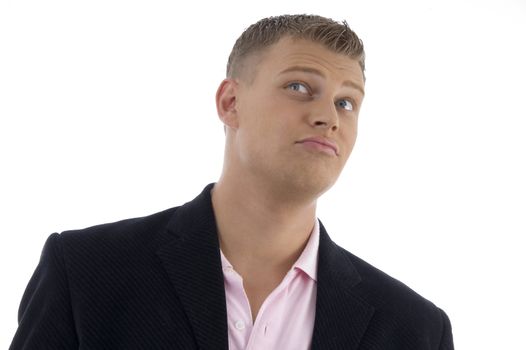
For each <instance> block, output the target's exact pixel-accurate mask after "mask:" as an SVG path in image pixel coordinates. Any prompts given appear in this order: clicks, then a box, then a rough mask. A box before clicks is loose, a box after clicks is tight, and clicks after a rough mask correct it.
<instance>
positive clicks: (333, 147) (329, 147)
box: [297, 136, 339, 156]
mask: <svg viewBox="0 0 526 350" xmlns="http://www.w3.org/2000/svg"><path fill="white" fill-rule="evenodd" d="M297 143H299V144H302V145H304V146H305V147H307V148H309V149H312V150H315V151H320V152H323V153H326V154H329V155H332V156H339V150H338V145H337V144H336V142H334V141H332V140H329V139H326V138H324V137H319V136H316V137H307V138H305V139H303V140H301V141H298V142H297Z"/></svg>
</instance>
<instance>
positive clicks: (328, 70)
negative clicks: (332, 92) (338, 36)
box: [258, 37, 364, 86]
mask: <svg viewBox="0 0 526 350" xmlns="http://www.w3.org/2000/svg"><path fill="white" fill-rule="evenodd" d="M258 66H259V69H258V71H259V72H258V73H259V74H258V75H259V76H261V77H264V78H265V77H267V78H268V77H271V76H275V75H277V74H280V73H281V72H283V71H287V70H288V71H290V70H291V69H290V68H293V67H304V68H307V70H308V69H309V68H312V69H315V70H318V71H320V72H322V73H323V75H325V76H327V77H333V78H338V77H339V78H341V80H351V81H353V82H354V83H356V84H359V85H361V86H363V85H364V81H363V73H362V70H361V67H360V64H359V63H358V61H357V60H355V59H352V58H350V57H348V56H345V55H344V54H340V53H336V52H334V51H331V50H329V49H328V48H326V47H325V46H323V45H322V44H319V43H315V42H313V41H310V40H305V39H295V38H292V37H284V38H282V39H280V40H279V41H278V42H277V43H276V44H274V45H272V46H271V47H269V48H268V49H267V50H266V51H265V52H264V53H263V54H262V55H261V57H260V62H259V65H258Z"/></svg>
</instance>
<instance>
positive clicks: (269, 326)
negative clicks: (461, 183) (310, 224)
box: [221, 220, 320, 350]
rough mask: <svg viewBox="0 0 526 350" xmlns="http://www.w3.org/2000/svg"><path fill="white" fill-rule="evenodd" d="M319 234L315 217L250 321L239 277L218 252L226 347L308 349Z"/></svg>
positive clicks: (313, 308) (314, 309) (245, 297)
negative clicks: (297, 250) (293, 259)
mask: <svg viewBox="0 0 526 350" xmlns="http://www.w3.org/2000/svg"><path fill="white" fill-rule="evenodd" d="M319 236H320V229H319V223H318V220H316V223H315V224H314V228H313V230H312V232H311V235H310V237H309V240H308V242H307V245H306V246H305V249H304V250H303V252H302V253H301V255H300V257H299V258H298V260H297V261H296V263H295V264H294V265H293V266H292V268H291V269H290V270H289V272H288V273H287V275H285V278H283V280H282V281H281V283H280V284H279V285H278V286H277V287H276V289H274V290H273V291H272V292H271V293H270V294H269V296H268V297H267V298H266V299H265V301H264V302H263V304H262V305H261V308H260V309H259V312H258V315H257V318H256V320H255V322H254V324H252V313H251V310H250V303H249V301H248V298H247V295H246V293H245V289H244V288H243V278H242V277H241V276H240V275H239V274H238V273H237V272H236V271H235V270H234V268H233V267H232V264H230V262H228V260H227V259H226V257H225V256H224V255H223V252H221V264H222V267H223V275H224V281H225V295H226V306H227V319H228V347H229V350H258V349H261V350H269V349H287V350H302V349H310V346H311V340H312V332H313V329H314V316H315V311H316V278H317V267H318V246H319Z"/></svg>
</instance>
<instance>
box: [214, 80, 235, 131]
mask: <svg viewBox="0 0 526 350" xmlns="http://www.w3.org/2000/svg"><path fill="white" fill-rule="evenodd" d="M238 85H239V84H238V82H237V81H235V80H234V79H230V78H227V79H224V80H223V81H222V82H221V84H220V85H219V88H218V89H217V92H216V108H217V114H218V115H219V119H221V121H222V122H223V124H224V125H225V127H230V128H232V129H237V128H238V126H239V120H238V114H237V110H236V104H237V93H238Z"/></svg>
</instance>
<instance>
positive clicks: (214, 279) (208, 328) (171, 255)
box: [157, 184, 228, 350]
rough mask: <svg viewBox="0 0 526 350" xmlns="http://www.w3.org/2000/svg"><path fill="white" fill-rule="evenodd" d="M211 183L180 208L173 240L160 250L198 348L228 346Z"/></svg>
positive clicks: (172, 226) (171, 227)
mask: <svg viewBox="0 0 526 350" xmlns="http://www.w3.org/2000/svg"><path fill="white" fill-rule="evenodd" d="M212 187H213V184H210V185H208V186H207V187H206V188H205V189H204V190H203V192H202V193H201V194H200V195H199V196H198V197H197V198H195V199H194V200H193V201H191V202H188V203H186V204H185V205H183V206H181V207H179V208H178V209H177V210H176V211H175V214H174V215H173V217H172V219H171V221H170V223H169V224H168V231H169V233H170V234H171V235H172V236H173V239H171V241H170V242H169V243H167V244H165V245H164V246H163V247H162V248H161V249H159V250H158V252H157V254H158V256H159V257H160V258H161V261H162V264H163V266H164V268H165V270H166V271H167V272H168V275H169V277H170V280H171V282H172V284H173V285H174V287H175V289H176V291H177V295H178V296H179V299H180V300H181V302H182V304H183V307H184V309H185V311H186V315H187V316H188V319H189V320H190V323H191V325H192V329H193V332H194V335H195V337H196V340H197V344H198V347H199V348H201V349H224V350H227V349H228V328H227V313H226V302H225V290H224V281H223V271H222V269H221V256H220V252H219V241H218V238H217V228H216V222H215V218H214V212H213V209H212V203H211V197H210V190H211V189H212Z"/></svg>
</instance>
